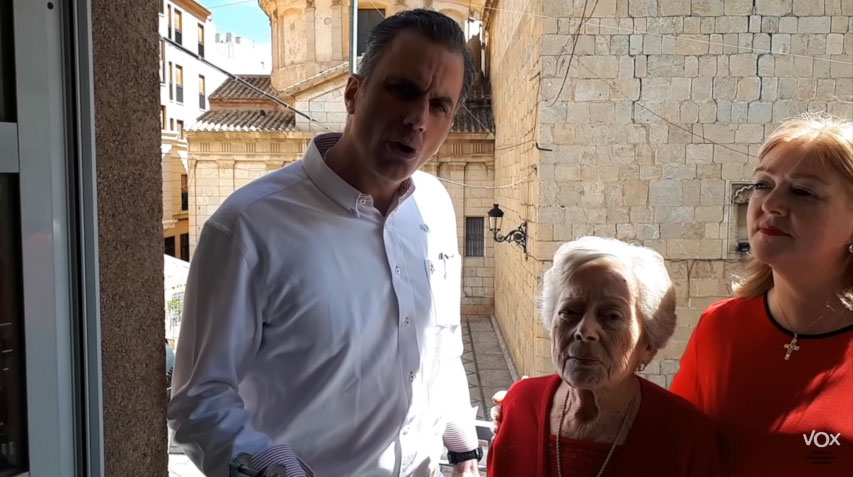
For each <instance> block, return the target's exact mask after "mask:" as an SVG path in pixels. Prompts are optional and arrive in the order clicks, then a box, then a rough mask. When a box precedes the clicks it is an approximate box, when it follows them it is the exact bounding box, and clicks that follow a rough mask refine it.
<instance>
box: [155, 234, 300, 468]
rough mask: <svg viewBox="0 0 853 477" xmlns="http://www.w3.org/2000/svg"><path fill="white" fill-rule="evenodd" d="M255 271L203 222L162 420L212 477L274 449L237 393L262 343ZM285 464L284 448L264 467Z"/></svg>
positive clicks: (229, 240)
mask: <svg viewBox="0 0 853 477" xmlns="http://www.w3.org/2000/svg"><path fill="white" fill-rule="evenodd" d="M254 273H255V272H254V271H253V268H252V267H250V266H249V263H248V262H247V260H246V256H245V254H244V252H243V251H242V250H240V249H239V247H237V246H236V244H235V241H234V240H233V237H232V234H231V232H230V231H228V230H226V229H224V228H221V227H220V226H216V225H212V224H211V223H210V222H208V224H207V225H205V227H204V229H203V231H202V233H201V236H200V239H199V244H198V247H197V249H196V251H195V256H194V258H193V262H192V265H191V266H190V272H189V276H188V278H187V287H186V291H185V294H184V312H183V318H182V322H181V331H180V336H179V340H178V346H177V356H176V360H175V370H174V375H173V377H172V390H173V393H172V399H171V402H170V403H169V408H168V414H167V417H168V419H169V425H170V427H171V428H172V429H173V430H174V431H175V441H176V442H177V443H179V444H180V445H181V446H182V447H183V449H184V452H185V453H186V454H187V456H188V457H189V458H190V459H191V460H192V461H193V462H194V463H195V464H196V466H198V467H199V469H201V471H202V472H204V474H205V475H207V476H211V477H226V476H228V468H229V464H230V462H231V460H232V459H233V458H234V457H235V456H236V455H238V454H242V453H248V454H250V455H253V456H254V455H260V454H261V453H262V452H263V451H265V450H268V449H270V448H272V447H273V442H272V440H271V438H270V437H269V436H268V435H266V434H264V433H262V432H259V431H257V430H255V428H254V426H253V424H252V417H251V415H250V414H249V412H248V411H247V410H246V409H245V408H244V406H243V401H242V399H241V397H240V395H239V394H238V391H237V389H238V385H239V383H240V381H241V380H242V378H243V376H244V375H245V372H246V369H247V367H248V366H249V364H250V363H251V360H252V359H253V358H254V356H255V354H256V353H257V351H258V348H259V347H260V343H261V330H262V318H261V313H262V303H263V301H262V296H261V294H260V292H259V290H261V289H262V287H260V286H258V280H257V277H255V276H254ZM288 460H291V461H292V460H296V457H295V456H294V455H293V453H292V452H291V451H290V449H289V448H285V449H279V451H278V452H277V453H276V458H275V459H270V460H269V461H268V462H266V463H267V464H272V463H280V464H286V462H285V461H288ZM261 463H264V462H261ZM287 475H288V476H291V475H292V476H298V477H301V476H303V475H305V473H304V472H302V470H301V469H300V468H297V469H295V471H294V473H288V474H287Z"/></svg>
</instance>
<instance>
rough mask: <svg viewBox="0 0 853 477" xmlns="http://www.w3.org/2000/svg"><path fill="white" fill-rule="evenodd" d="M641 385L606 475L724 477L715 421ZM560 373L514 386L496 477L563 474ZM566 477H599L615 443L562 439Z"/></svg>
mask: <svg viewBox="0 0 853 477" xmlns="http://www.w3.org/2000/svg"><path fill="white" fill-rule="evenodd" d="M637 379H639V380H640V384H641V386H640V390H641V393H642V401H641V404H640V409H639V411H638V412H637V416H636V418H635V419H634V423H633V425H632V426H631V429H630V431H629V432H628V435H627V437H626V440H625V443H624V444H623V445H621V446H618V447H617V448H616V450H615V452H614V453H613V457H612V458H611V460H610V463H609V464H608V465H607V467H606V469H605V471H604V475H605V476H627V475H631V476H634V475H636V476H647V475H648V476H651V475H660V476H667V477H669V476H673V477H677V476H685V477H688V476H689V477H703V476H711V475H719V472H718V471H717V436H716V432H715V430H714V428H713V424H711V422H710V421H709V420H708V419H707V418H706V417H705V416H703V415H702V414H701V413H700V412H698V411H697V410H696V409H694V408H693V406H691V405H690V404H689V403H687V402H685V401H684V400H683V399H681V398H679V397H677V396H674V395H672V394H670V393H669V392H667V391H666V390H664V389H663V388H661V387H659V386H657V385H656V384H654V383H651V382H649V381H646V380H645V379H642V378H637ZM560 382H561V378H560V376H559V375H556V374H554V375H551V376H546V377H542V378H531V379H525V380H523V381H519V382H517V383H515V384H514V385H513V386H512V387H511V388H510V390H509V392H508V393H507V395H506V398H505V399H504V401H503V405H502V413H503V420H502V421H501V426H500V430H499V432H498V434H497V436H495V439H494V441H493V442H492V446H491V448H490V449H489V456H488V469H489V476H490V477H551V476H556V475H557V469H556V459H555V456H554V449H553V446H554V441H555V439H554V436H552V435H550V429H549V415H550V410H551V405H552V402H553V400H554V393H555V392H556V391H557V388H558V387H559V385H560ZM560 443H561V446H560V454H561V457H562V459H561V461H562V474H563V477H570V476H578V477H581V476H582V477H589V476H594V475H596V473H597V472H598V469H599V468H600V467H601V464H602V463H603V462H604V459H605V457H606V456H607V452H608V451H609V450H610V444H604V443H596V442H588V441H578V440H574V439H565V438H561V439H560Z"/></svg>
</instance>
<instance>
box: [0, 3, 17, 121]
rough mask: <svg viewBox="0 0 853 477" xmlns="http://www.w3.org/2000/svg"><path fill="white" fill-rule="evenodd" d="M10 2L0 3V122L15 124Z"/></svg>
mask: <svg viewBox="0 0 853 477" xmlns="http://www.w3.org/2000/svg"><path fill="white" fill-rule="evenodd" d="M13 38H14V37H13V31H12V2H10V1H0V122H15V50H14V48H13V45H12V40H13Z"/></svg>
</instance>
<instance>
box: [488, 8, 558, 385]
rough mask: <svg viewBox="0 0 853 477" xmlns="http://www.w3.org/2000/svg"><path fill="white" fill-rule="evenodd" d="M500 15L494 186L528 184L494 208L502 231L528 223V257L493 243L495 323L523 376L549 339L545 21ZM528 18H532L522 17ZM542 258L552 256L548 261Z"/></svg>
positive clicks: (493, 68)
mask: <svg viewBox="0 0 853 477" xmlns="http://www.w3.org/2000/svg"><path fill="white" fill-rule="evenodd" d="M499 8H501V9H502V10H501V11H495V12H494V13H492V14H491V18H490V20H489V24H488V25H486V28H487V37H486V48H487V50H488V52H489V53H488V54H489V55H490V56H489V64H490V67H489V71H488V72H487V74H488V75H489V80H490V83H491V85H492V108H493V110H494V115H495V124H496V129H497V132H496V137H495V186H496V187H502V186H505V185H509V184H512V183H515V182H518V181H519V180H523V179H525V178H530V180H529V181H525V182H522V183H520V184H518V185H517V186H515V187H507V188H501V189H496V190H495V194H494V197H495V202H496V203H498V204H499V205H500V207H501V209H502V210H503V211H504V213H505V214H506V215H505V216H504V219H503V232H507V231H509V230H512V229H514V228H515V227H517V226H518V225H519V224H520V223H521V222H522V221H523V220H527V221H528V222H529V229H528V233H529V234H530V236H531V238H530V239H528V240H529V242H531V243H529V244H528V251H529V252H530V256H529V258H527V259H525V257H524V254H523V253H522V250H521V249H520V248H519V247H518V246H516V245H513V244H509V243H500V244H495V245H494V249H495V250H494V256H495V258H494V260H495V278H494V281H495V292H494V293H495V318H496V320H497V322H498V325H499V326H500V328H501V331H502V333H503V335H504V337H506V342H507V348H508V349H509V351H510V354H511V355H512V359H513V361H514V362H515V365H516V367H517V368H518V370H519V372H520V373H523V374H531V375H532V374H533V373H534V368H535V367H536V358H535V356H536V354H535V353H534V349H533V347H534V344H535V345H536V346H537V348H538V346H539V343H541V342H542V340H543V338H544V336H546V335H544V334H543V330H542V327H541V325H539V322H538V320H537V318H536V300H535V298H534V297H535V296H536V293H538V284H537V279H538V277H539V275H540V269H541V267H540V260H541V259H542V257H544V256H547V251H546V250H543V248H542V246H541V244H540V241H541V240H542V238H543V237H546V236H547V234H548V233H549V231H548V230H547V228H548V227H547V226H546V227H544V228H543V227H542V223H543V222H542V219H543V214H542V211H541V210H539V208H538V205H539V186H538V182H537V180H536V178H537V177H541V174H540V175H536V174H534V173H533V172H534V171H535V168H536V166H538V165H539V159H540V155H539V151H538V150H537V149H536V147H535V143H536V141H538V140H539V139H538V129H539V123H538V122H537V109H538V100H539V75H538V71H539V66H540V59H539V58H540V51H541V38H540V37H541V34H542V19H541V18H540V17H539V15H541V13H542V10H541V2H540V1H538V0H531V1H526V0H510V1H501V2H500V4H499ZM518 12H524V13H526V14H527V15H524V14H520V13H518ZM543 252H545V253H546V255H543Z"/></svg>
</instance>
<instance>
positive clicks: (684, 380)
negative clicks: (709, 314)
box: [669, 315, 705, 410]
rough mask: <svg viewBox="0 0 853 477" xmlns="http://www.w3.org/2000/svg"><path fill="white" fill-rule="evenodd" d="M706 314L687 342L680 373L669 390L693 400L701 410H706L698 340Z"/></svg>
mask: <svg viewBox="0 0 853 477" xmlns="http://www.w3.org/2000/svg"><path fill="white" fill-rule="evenodd" d="M704 318H705V316H704V315H703V316H702V318H700V319H699V323H698V324H697V325H696V329H694V330H693V334H692V335H690V340H689V341H688V342H687V348H686V349H685V350H684V354H683V355H682V356H681V364H680V366H679V369H678V373H676V374H675V377H674V378H673V379H672V385H671V386H670V388H669V390H670V392H672V393H675V394H676V395H678V396H681V397H683V398H684V399H686V400H687V401H689V402H691V403H692V404H693V405H694V406H696V408H697V409H699V410H704V408H703V407H702V393H701V392H700V388H699V370H698V369H697V366H698V359H697V355H698V349H697V348H698V347H699V345H698V341H699V335H700V333H701V331H700V328H701V326H702V321H703V320H704Z"/></svg>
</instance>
